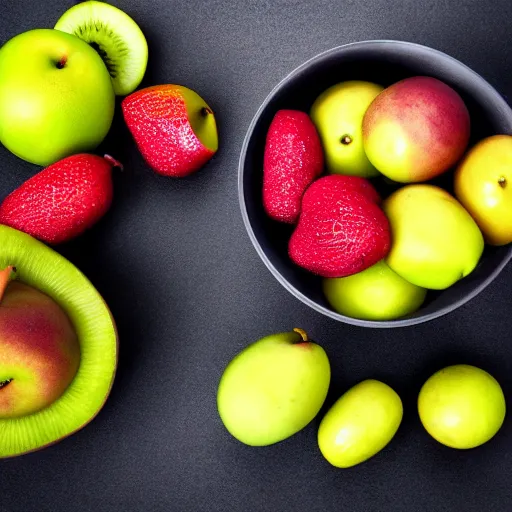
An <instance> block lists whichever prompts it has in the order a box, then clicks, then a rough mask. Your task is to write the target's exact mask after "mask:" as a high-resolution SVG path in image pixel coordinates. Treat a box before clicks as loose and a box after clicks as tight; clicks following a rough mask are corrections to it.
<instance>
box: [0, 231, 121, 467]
mask: <svg viewBox="0 0 512 512" xmlns="http://www.w3.org/2000/svg"><path fill="white" fill-rule="evenodd" d="M9 266H15V267H16V274H17V280H19V281H21V282H22V283H25V284H27V285H29V286H32V287H33V288H36V289H37V290H40V291H41V292H43V293H45V294H46V295H48V296H49V297H51V298H52V299H53V300H54V301H55V302H56V303H57V304H58V305H59V306H60V307H61V308H62V309H63V310H64V312H65V313H66V314H67V316H68V318H69V319H70V320H71V323H72V325H73V327H74V329H75V332H76V335H77V337H78V342H79V344H80V363H79V365H78V370H77V372H76V375H75V377H74V379H73V380H72V381H71V383H70V384H69V386H68V387H67V388H66V389H65V391H64V392H63V394H62V395H61V396H60V397H59V398H57V399H56V400H55V401H54V402H53V403H52V404H51V405H49V406H47V407H45V408H44V409H41V410H39V411H37V412H34V413H32V414H28V415H26V416H19V417H15V418H2V419H0V458H5V457H13V456H16V455H21V454H23V453H27V452H31V451H34V450H38V449H41V448H44V447H45V446H48V445H50V444H53V443H55V442H57V441H60V440H62V439H64V438H65V437H67V436H69V435H71V434H73V433H74V432H76V431H78V430H80V429H81V428H83V427H84V426H85V425H87V424H88V423H89V422H90V421H91V420H92V419H93V418H94V417H95V416H96V415H97V414H98V412H99V411H100V409H101V408H102V406H103V404H104V403H105V401H106V399H107V397H108V395H109V393H110V389H111V387H112V384H113V381H114V376H115V372H116V367H117V360H118V343H117V331H116V327H115V323H114V320H113V318H112V316H111V314H110V311H109V309H108V307H107V305H106V304H105V302H104V301H103V299H102V297H101V296H100V295H99V293H98V292H97V290H96V289H95V288H94V286H93V285H92V284H91V282H90V281H89V280H88V279H87V278H86V277H85V276H84V275H83V274H82V273H81V272H80V271H79V270H78V269H77V268H76V267H75V266H74V265H73V264H72V263H70V262H69V261H68V260H66V259H65V258H64V257H63V256H61V255H60V254H58V253H57V252H55V251H54V250H53V249H50V248H49V247H48V246H46V245H45V244H43V243H42V242H40V241H38V240H36V239H35V238H32V237H31V236H29V235H27V234H25V233H22V232H21V231H18V230H16V229H13V228H9V227H7V226H3V225H0V268H7V267H9ZM0 307H1V305H0ZM1 391H2V390H1V389H0V393H1Z"/></svg>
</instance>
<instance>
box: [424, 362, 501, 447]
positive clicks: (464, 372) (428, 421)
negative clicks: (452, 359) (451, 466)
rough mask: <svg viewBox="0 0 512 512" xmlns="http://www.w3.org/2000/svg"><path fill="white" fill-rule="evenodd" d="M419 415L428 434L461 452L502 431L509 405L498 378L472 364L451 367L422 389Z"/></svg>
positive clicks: (442, 371) (440, 372) (433, 378)
mask: <svg viewBox="0 0 512 512" xmlns="http://www.w3.org/2000/svg"><path fill="white" fill-rule="evenodd" d="M418 412H419V416H420V419H421V422H422V424H423V426H424V427H425V429H426V431H427V432H428V433H429V434H430V435H431V436H432V437H433V438H434V439H436V440H437V441H438V442H440V443H441V444H444V445H446V446H449V447H451V448H457V449H469V448H475V447H477V446H480V445H482V444H484V443H486V442H487V441H489V440H490V439H491V438H492V437H494V436H495V435H496V433H497V432H498V431H499V430H500V428H501V426H502V425H503V421H504V420H505V414H506V402H505V396H504V394H503V390H502V389H501V387H500V385H499V383H498V382H497V381H496V379H495V378H494V377H493V376H492V375H490V374H489V373H487V372H486V371H484V370H482V369H480V368H476V367H475V366H470V365H464V364H461V365H454V366H448V367H447V368H444V369H442V370H440V371H438V372H436V373H435V374H434V375H432V376H431V377H430V378H429V379H428V380H427V381H426V382H425V384H424V385H423V387H422V388H421V391H420V394H419V396H418Z"/></svg>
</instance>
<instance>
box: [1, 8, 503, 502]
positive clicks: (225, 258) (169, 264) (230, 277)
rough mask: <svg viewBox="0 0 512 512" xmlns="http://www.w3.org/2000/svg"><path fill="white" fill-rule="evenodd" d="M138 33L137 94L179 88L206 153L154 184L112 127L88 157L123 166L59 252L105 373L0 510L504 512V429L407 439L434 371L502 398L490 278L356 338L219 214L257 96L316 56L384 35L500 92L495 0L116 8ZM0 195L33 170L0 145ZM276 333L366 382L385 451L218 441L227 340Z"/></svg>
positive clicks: (296, 440) (415, 434)
mask: <svg viewBox="0 0 512 512" xmlns="http://www.w3.org/2000/svg"><path fill="white" fill-rule="evenodd" d="M72 4H73V2H69V1H63V0H62V1H59V0H50V1H47V2H46V3H45V4H43V3H42V2H36V1H26V0H25V1H14V0H8V1H6V0H3V1H2V16H1V18H0V40H1V41H2V42H3V41H5V40H6V39H8V38H9V37H12V36H13V35H15V34H16V33H19V32H22V31H25V30H28V29H30V28H35V27H48V26H52V25H53V23H54V21H55V20H56V19H57V18H58V17H59V15H60V14H61V13H62V12H63V11H64V10H65V9H66V8H67V7H69V6H70V5H72ZM117 5H118V6H120V7H122V8H124V9H125V10H126V11H127V12H129V13H131V14H132V15H133V17H134V18H135V19H136V20H137V21H138V22H139V23H140V25H141V27H142V28H143V30H144V31H145V32H146V34H147V36H148V40H149V44H150V67H149V71H148V74H147V77H146V80H145V84H157V83H173V82H174V83H181V84H184V85H187V86H189V87H191V88H193V89H195V90H197V91H198V92H199V93H200V94H201V95H202V96H204V98H205V99H206V100H207V101H208V102H209V103H210V104H211V106H212V107H213V108H214V110H215V111H216V112H217V116H218V121H219V125H220V137H221V150H220V151H219V153H218V156H217V157H216V158H215V160H214V161H212V162H211V164H210V165H208V167H206V168H205V169H203V170H202V171H201V172H200V173H198V174H196V175H195V176H193V177H191V178H189V179H185V180H181V181H173V180H170V179H166V178H160V177H157V176H156V175H154V174H153V173H152V172H151V171H149V170H148V169H147V167H146V166H145V165H144V164H143V162H142V160H141V158H140V156H139V155H138V154H137V151H136V150H135V147H134V145H133V144H132V143H131V142H130V139H129V138H128V137H127V134H126V132H125V130H123V128H122V124H121V123H120V122H119V119H118V123H117V126H116V128H115V130H114V131H113V132H112V135H111V137H110V141H109V142H108V143H107V144H106V147H108V149H109V151H110V152H111V153H112V154H113V155H114V156H115V157H117V158H119V159H120V160H122V161H123V162H124V164H125V168H126V169H125V171H124V172H123V173H120V174H119V175H118V176H117V177H116V198H115V202H114V205H113V208H112V210H111V211H110V213H109V214H108V215H107V217H105V219H104V220H103V221H102V222H101V223H100V224H99V225H98V226H96V228H95V229H94V230H92V231H91V232H90V233H88V234H87V236H84V237H83V238H82V239H81V240H80V241H77V242H76V243H73V244H70V245H69V246H67V247H64V248H62V252H63V253H64V254H65V255H67V256H68V257H69V258H70V259H71V260H72V261H73V262H75V263H76V264H77V265H78V266H79V267H80V268H81V269H82V270H83V271H84V272H85V273H86V274H87V275H88V276H89V277H90V278H91V280H92V281H93V283H94V284H95V285H96V286H97V287H98V289H99V290H100V292H101V293H102V294H103V295H104V297H105V299H106V300H107V302H108V303H109V305H110V307H111V309H112V311H113V314H114V316H115V318H116V320H117V322H118V327H119V333H120V338H121V358H120V365H119V373H118V377H117V379H116V382H115V386H114V389H113V392H112V395H111V398H110V400H109V401H108V402H107V404H106V406H105V408H104V409H103V411H102V412H101V414H100V415H99V416H98V417H97V419H96V420H95V421H94V422H93V423H92V424H91V425H89V426H88V427H87V428H86V429H84V430H83V431H81V432H80V433H78V434H76V435H74V436H73V437H71V438H69V439H67V440H65V441H63V442H61V443H60V444H57V445H56V446H54V447H52V448H49V449H47V450H45V451H42V452H39V453H35V454H31V455H28V456H24V457H21V458H18V459H13V460H8V461H3V462H1V463H0V511H1V512H35V511H37V512H47V511H48V512H50V511H51V512H61V511H62V512H64V511H66V512H67V511H70V510H73V511H76V512H86V511H94V512H99V511H101V512H102V511H109V512H110V511H112V512H117V511H139V510H140V511H150V512H153V511H155V512H169V511H178V512H181V511H192V512H194V511H215V512H217V511H219V512H221V511H222V512H224V511H233V512H238V511H269V512H270V511H272V512H274V511H279V512H281V511H283V512H287V511H302V510H304V511H306V510H307V511H321V512H327V511H337V512H342V511H343V512H345V511H346V512H387V511H393V512H394V511H397V512H402V511H403V512H411V511H425V512H427V511H428V512H441V511H450V512H451V511H462V510H463V511H465V512H473V511H474V512H485V511H496V512H501V511H509V510H510V509H511V499H512V487H511V485H510V474H511V473H512V451H511V448H512V432H511V420H510V418H508V419H507V420H506V423H505V426H504V428H503V429H502V430H501V431H500V433H499V434H498V436H497V437H496V438H495V439H494V440H492V442H490V443H489V444H487V445H484V446H483V447H481V448H479V449H476V450H473V451H470V452H458V451H454V450H450V449H448V448H444V447H442V446H440V445H438V444H436V443H435V442H434V441H433V440H432V439H430V438H429V437H428V436H427V434H426V433H425V432H424V431H423V430H422V427H421V425H420V423H419V420H418V418H417V415H416V411H415V398H416V394H417V391H418V389H419V387H420V385H421V383H422V382H423V380H424V379H425V378H426V377H427V376H428V375H429V374H430V373H431V372H433V371H434V370H436V369H437V368H439V367H440V366H442V365H445V364H449V363H452V362H468V363H472V364H476V365H479V366H481V367H483V368H485V369H487V370H488V371H490V372H491V373H493V374H494V375H495V376H496V377H497V378H498V379H499V381H500V382H501V383H502V385H503V387H504V389H505V391H506V393H507V397H510V396H512V344H511V341H510V340H511V333H512V317H511V315H510V311H511V306H512V295H511V293H510V283H511V281H512V269H511V268H510V266H509V267H508V268H507V269H506V270H505V271H504V272H503V274H502V275H501V276H500V277H499V278H498V279H497V280H496V281H495V282H494V283H493V284H491V285H490V286H489V288H487V289H486V290H485V291H484V292H483V293H482V294H481V295H480V296H478V297H477V298H476V299H474V300H473V301H471V302H470V303H469V304H467V305H465V306H464V307H462V308H461V309H459V310H457V311H456V312H454V313H452V314H451V315H449V316H447V317H444V318H442V319H439V320H437V321H434V322H431V323H428V324H424V325H420V326H417V327H412V328H404V329H400V330H389V331H382V330H373V331H371V330H365V329H362V328H357V327H350V326H347V325H343V324H339V323H337V322H335V321H333V320H329V319H327V318H325V317H323V316H321V315H320V314H318V313H316V312H313V311H311V310H310V309H308V308H307V307H306V306H304V305H303V304H302V303H300V302H299V301H298V300H296V299H295V298H293V297H292V296H291V295H290V294H289V293H288V292H287V291H285V290H284V289H283V288H282V287H281V286H280V285H279V284H278V283H277V281H275V279H274V278H273V277H272V276H271V274H270V272H269V271H268V270H267V269H266V268H265V266H264V264H263V263H262V262H261V261H260V260H259V258H258V256H257V254H256V251H255V250H254V249H253V247H252V245H251V243H250V241H249V239H248V236H247V235H246V233H245V230H244V227H243V223H242V218H241V215H240V213H239V206H238V202H237V164H238V155H239V151H240V148H241V145H242V140H243V137H244V134H245V131H246V129H247V127H248V125H249V123H250V120H251V118H252V116H253V115H254V113H255V112H256V110H257V108H258V106H259V105H260V103H261V102H262V101H263V99H264V98H265V96H266V95H267V93H268V92H269V91H270V90H271V88H272V87H273V86H274V85H275V84H276V82H277V81H279V80H280V79H281V78H283V77H284V76H285V75H286V74H287V73H288V72H289V71H291V70H292V69H293V68H294V67H296V66H297V65H298V64H300V63H301V62H303V61H304V60H306V59H307V58H309V57H312V56H314V55H315V54H317V53H318V52H320V51H323V50H326V49H328V48H330V47H333V46H337V45H339V44H343V43H347V42H350V41H355V40H362V39H376V38H393V39H404V40H409V41H414V42H419V43H423V44H426V45H429V46H432V47H434V48H438V49H440V50H443V51H446V52H447V53H449V54H451V55H453V56H454V57H456V58H458V59H460V60H462V61H463V62H464V63H466V64H468V65H469V66H471V67H472V68H474V69H475V70H476V71H478V72H479V73H481V74H482V75H483V76H484V77H486V78H487V79H488V80H489V81H490V82H491V83H492V84H493V85H494V86H496V87H497V88H499V89H500V90H502V91H503V92H504V93H508V94H510V95H512V69H511V68H512V58H511V51H510V44H509V41H510V37H509V35H510V32H509V29H510V19H511V18H512V4H510V2H509V1H508V0H496V1H494V2H487V3H486V4H485V5H483V4H482V3H481V2H478V1H477V0H463V1H460V2H447V1H441V0H439V1H434V2H432V1H428V0H427V1H425V2H421V3H418V4H416V3H415V2H412V1H408V2H399V1H397V0H395V1H393V0H392V1H389V0H387V1H384V0H372V1H367V2H354V1H352V0H349V1H345V2H332V1H330V2H327V1H325V0H322V1H318V2H308V3H306V2H304V3H301V2H298V1H273V2H270V1H260V2H255V1H245V2H235V1H232V2H228V1H221V0H215V1H210V2H206V1H204V2H199V1H194V0H188V1H174V2H169V1H164V0H157V1H152V2H149V1H147V2H137V1H127V2H117ZM0 161H1V163H2V172H1V174H0V194H1V196H2V197H3V196H4V195H6V194H7V193H8V192H9V191H11V190H12V189H13V188H14V187H15V186H16V185H18V184H19V183H21V181H22V180H23V179H26V178H27V177H29V176H30V175H32V174H33V173H34V172H36V170H37V168H36V167H34V166H31V165H29V164H26V163H23V162H21V161H20V160H18V159H16V158H15V157H14V156H12V155H10V154H8V153H7V152H6V151H5V150H3V149H1V150H0ZM294 326H301V327H303V328H305V329H307V330H308V331H309V332H310V334H311V335H312V336H313V337H314V338H316V339H317V340H318V341H319V342H320V343H322V344H323V345H324V347H325V348H326V350H327V352H328V354H329V356H330V359H331V363H332V369H333V384H332V387H331V393H330V396H329V398H328V401H327V404H326V406H328V405H330V404H332V402H333V401H334V400H335V399H336V398H337V396H338V395H339V394H340V393H341V392H342V391H343V390H345V389H346V388H347V387H348V386H350V385H352V384H355V383H356V382H358V381H360V380H362V379H365V378H368V377H374V378H380V379H383V380H385V381H386V382H388V383H389V384H390V385H392V386H394V387H395V389H396V390H397V391H398V392H399V393H400V394H401V396H402V398H403V400H404V405H405V410H406V413H405V419H404V423H403V425H402V427H401V429H400V431H399V433H398V435H397V437H396V438H395V440H394V442H393V443H392V444H391V445H390V446H389V447H388V448H386V449H385V450H384V451H383V452H382V453H381V454H379V455H378V456H377V457H375V458H374V459H372V460H371V461H369V462H368V463H366V464H363V465H361V466H358V467H356V468H354V469H352V470H345V471H343V470H336V469H334V468H331V467H330V466H329V465H328V464H327V462H325V461H324V460H323V459H322V457H321V455H320V453H319V451H318V449H317V446H316V427H317V421H315V422H314V423H313V424H312V425H310V426H309V427H308V428H306V429H305V430H304V431H302V432H301V433H299V434H297V435H296V436H294V437H292V438H290V439H289V440H287V441H285V442H283V443H281V444H279V445H275V446H273V447H268V448H262V449H255V448H248V447H245V446H242V445H241V444H239V443H238V442H236V441H234V440H233V439H232V438H230V437H229V435H228V434H227V433H226V432H225V430H224V429H223V427H222V425H221V423H220V420H219V419H218V416H217V413H216V408H215V391H216V386H217V383H218V379H219V377H220V374H221V372H222V370H223V368H224V366H225V364H226V363H227V362H228V361H229V360H230V359H231V358H232V357H233V356H234V354H235V353H236V352H238V351H239V350H241V349H242V348H243V347H244V346H245V345H246V344H247V343H249V342H251V341H253V340H255V339H257V338H259V337H261V336H263V335H265V334H268V333H271V332H275V331H280V330H288V329H290V328H292V327H294Z"/></svg>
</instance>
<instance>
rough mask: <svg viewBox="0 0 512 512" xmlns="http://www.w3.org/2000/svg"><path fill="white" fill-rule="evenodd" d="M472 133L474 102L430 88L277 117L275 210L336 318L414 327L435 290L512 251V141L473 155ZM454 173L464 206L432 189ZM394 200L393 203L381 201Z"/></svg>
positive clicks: (342, 93)
mask: <svg viewBox="0 0 512 512" xmlns="http://www.w3.org/2000/svg"><path fill="white" fill-rule="evenodd" d="M470 132H471V130H470V114H469V111H468V109H467V107H466V105H465V103H464V101H463V99H462V97H461V96H460V95H459V94H458V93H457V92H456V91H455V90H454V89H453V88H451V87H450V86H448V85H447V84H446V83H444V82H441V81H440V80H438V79H435V78H432V77H425V76H414V77H410V78H406V79H403V80H401V81H399V82H396V83H394V84H392V85H390V86H389V87H386V88H384V87H382V86H380V85H377V84H375V83H370V82H365V81H355V80H354V81H347V82H342V83H338V84H336V85H333V86H332V87H329V88H328V89H327V90H325V91H324V92H322V93H321V94H320V95H319V96H318V97H317V98H316V99H315V101H314V102H313V104H312V106H311V109H310V112H309V114H306V113H305V112H301V111H298V110H292V109H289V110H279V111H278V112H277V113H276V114H275V116H274V118H273V120H272V122H271V124H270V126H269V129H268V132H267V137H266V144H265V149H264V161H263V205H264V209H265V211H266V213H267V215H269V216H270V217H271V218H272V219H274V220H276V221H279V222H284V223H288V224H290V225H292V227H293V231H292V233H291V237H290V239H289V244H288V254H289V257H290V259H291V260H292V261H293V262H294V263H295V264H296V265H298V266H300V267H302V268H303V269H306V270H307V271H309V272H312V273H314V274H316V275H318V276H320V277H321V278H322V280H323V281H322V282H323V290H324V294H325V296H326V299H327V300H328V302H329V303H330V304H331V306H332V308H333V309H334V310H336V311H337V312H339V313H341V314H344V315H347V316H350V317H353V318H359V319H365V320H377V321H378V320H393V319H396V318H400V317H404V316H406V315H408V314H411V313H413V312H415V311H417V310H418V309H419V308H420V306H421V305H422V304H423V303H424V301H425V298H426V296H427V291H428V290H444V289H446V288H448V287H450V286H452V285H453V284H455V283H456V282H457V281H459V280H460V279H462V278H464V277H466V276H468V275H469V274H470V273H471V272H473V270H474V269H475V268H476V267H477V265H478V263H479V261H480V259H481V256H482V253H483V250H484V245H485V243H487V244H490V245H504V244H508V243H510V242H512V201H511V200H510V199H511V198H512V196H511V190H512V189H511V187H510V185H509V183H508V182H509V179H510V176H509V175H510V172H511V169H512V136H511V135H493V136H489V137H486V138H485V139H483V140H480V141H478V142H477V143H476V144H475V145H473V147H471V148H469V149H468V146H469V143H470ZM324 170H326V171H327V175H324V176H322V174H323V172H324ZM449 172H452V175H451V178H450V180H449V181H450V183H451V184H450V186H449V188H453V190H454V192H453V194H452V193H450V192H449V191H448V190H447V189H446V188H448V187H446V188H445V187H444V186H443V187H441V186H440V185H439V184H434V183H432V182H431V181H432V180H434V179H436V178H438V177H440V176H443V179H444V177H446V176H448V174H449ZM426 182H429V183H426ZM389 188H393V189H394V190H393V192H392V193H391V194H390V195H388V196H387V197H385V198H384V200H382V199H381V196H380V193H379V192H378V190H384V189H389Z"/></svg>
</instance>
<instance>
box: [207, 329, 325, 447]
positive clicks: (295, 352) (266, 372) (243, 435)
mask: <svg viewBox="0 0 512 512" xmlns="http://www.w3.org/2000/svg"><path fill="white" fill-rule="evenodd" d="M330 378H331V370H330V364H329V360H328V358H327V355H326V353H325V351H324V349H323V348H322V347H320V346H319V345H317V344H316V343H312V342H302V338H301V336H300V335H299V334H298V333H296V332H285V333H278V334H272V335H270V336H266V337H264V338H262V339H260V340H259V341H256V342H254V343H253V344H251V345H249V346H248V347H247V348H245V349H244V350H243V351H242V352H240V353H239V354H238V355H237V356H236V357H235V358H234V359H233V360H232V361H231V362H230V363H229V364H228V366H227V367H226V369H225V371H224V373H223V375H222V377H221V380H220V383H219V387H218V392H217V407H218V412H219V415H220V418H221V420H222V422H223V424H224V426H225V427H226V429H227V430H228V432H230V434H231V435H232V436H234V437H235V438H236V439H238V440H239V441H240V442H242V443H244V444H246V445H250V446H267V445H271V444H274V443H277V442H279V441H282V440H284V439H286V438H288V437H290V436H292V435H293V434H295V433H297V432H299V431H300V430H302V429H303V428H304V427H305V426H306V425H308V423H310V422H311V421H312V420H313V418H314V417H315V416H316V415H317V414H318V412H319V411H320V408H321V407H322V405H323V403H324V401H325V398H326V396H327V391H328V388H329V383H330Z"/></svg>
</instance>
